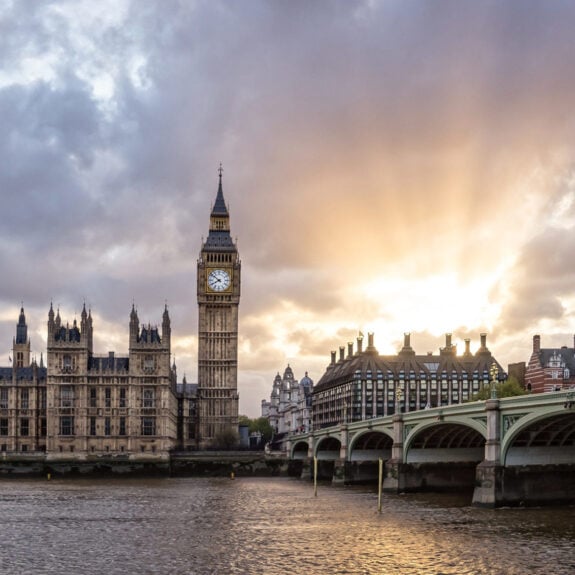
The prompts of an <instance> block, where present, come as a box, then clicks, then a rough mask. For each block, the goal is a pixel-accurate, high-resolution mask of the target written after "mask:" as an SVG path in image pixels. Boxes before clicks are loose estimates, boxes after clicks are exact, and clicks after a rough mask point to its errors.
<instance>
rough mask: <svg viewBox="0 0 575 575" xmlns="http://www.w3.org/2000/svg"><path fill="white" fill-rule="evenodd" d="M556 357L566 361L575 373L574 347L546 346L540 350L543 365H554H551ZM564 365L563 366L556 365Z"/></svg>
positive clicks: (567, 365)
mask: <svg viewBox="0 0 575 575" xmlns="http://www.w3.org/2000/svg"><path fill="white" fill-rule="evenodd" d="M554 357H556V358H558V359H559V361H561V362H562V363H564V364H565V365H564V367H566V368H568V369H569V371H570V372H571V373H574V374H575V351H574V350H573V349H572V348H568V347H560V348H545V349H541V350H540V351H539V361H540V363H541V366H542V367H553V366H552V365H550V362H551V361H552V359H553V358H554ZM556 367H563V366H556Z"/></svg>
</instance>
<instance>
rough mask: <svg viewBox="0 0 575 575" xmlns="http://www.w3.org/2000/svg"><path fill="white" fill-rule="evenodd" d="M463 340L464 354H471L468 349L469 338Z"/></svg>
mask: <svg viewBox="0 0 575 575" xmlns="http://www.w3.org/2000/svg"><path fill="white" fill-rule="evenodd" d="M463 341H465V355H471V350H470V349H469V345H470V342H471V340H470V339H469V338H466V339H464V340H463Z"/></svg>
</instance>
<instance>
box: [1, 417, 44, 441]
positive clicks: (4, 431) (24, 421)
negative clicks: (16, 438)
mask: <svg viewBox="0 0 575 575" xmlns="http://www.w3.org/2000/svg"><path fill="white" fill-rule="evenodd" d="M18 423H19V431H18V435H20V436H21V437H27V436H28V435H30V419H29V418H28V417H21V418H20V419H19V421H18ZM9 424H10V422H9V420H8V418H5V417H2V418H0V436H1V435H3V436H7V435H8V434H9V429H10V427H9ZM40 436H41V437H46V418H45V417H42V418H41V419H40Z"/></svg>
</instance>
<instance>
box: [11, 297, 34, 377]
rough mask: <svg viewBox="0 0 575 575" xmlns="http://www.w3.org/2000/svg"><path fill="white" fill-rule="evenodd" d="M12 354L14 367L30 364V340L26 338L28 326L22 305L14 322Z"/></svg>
mask: <svg viewBox="0 0 575 575" xmlns="http://www.w3.org/2000/svg"><path fill="white" fill-rule="evenodd" d="M12 355H13V357H14V363H13V364H12V367H13V368H14V369H15V368H19V367H28V366H29V365H30V340H29V339H28V326H27V325H26V316H25V315H24V307H23V306H22V307H21V308H20V315H19V317H18V323H17V324H16V337H15V338H14V340H13V344H12Z"/></svg>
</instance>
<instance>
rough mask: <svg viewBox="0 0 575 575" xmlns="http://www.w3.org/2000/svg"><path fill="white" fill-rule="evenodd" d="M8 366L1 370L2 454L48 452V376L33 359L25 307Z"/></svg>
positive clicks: (0, 441) (0, 432)
mask: <svg viewBox="0 0 575 575" xmlns="http://www.w3.org/2000/svg"><path fill="white" fill-rule="evenodd" d="M10 360H11V365H10V366H9V367H0V452H2V453H6V452H16V453H18V452H19V453H24V452H32V451H36V452H38V451H46V375H47V370H46V368H45V367H44V364H43V360H42V357H41V358H40V365H38V364H37V363H36V360H33V359H31V358H30V340H29V339H28V326H27V324H26V316H25V314H24V308H21V309H20V316H19V318H18V324H17V326H16V337H15V338H14V340H13V344H12V355H11V357H10Z"/></svg>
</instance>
